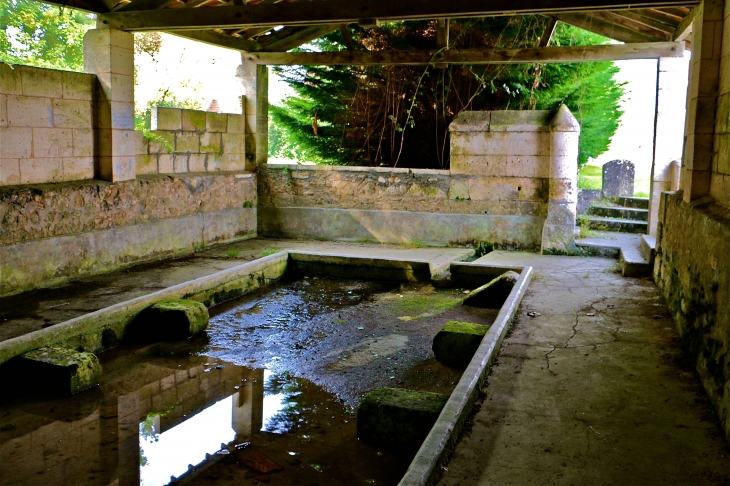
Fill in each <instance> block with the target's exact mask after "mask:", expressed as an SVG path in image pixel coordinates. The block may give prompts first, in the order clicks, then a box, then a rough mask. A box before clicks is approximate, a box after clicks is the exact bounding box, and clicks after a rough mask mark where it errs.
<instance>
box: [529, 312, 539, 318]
mask: <svg viewBox="0 0 730 486" xmlns="http://www.w3.org/2000/svg"><path fill="white" fill-rule="evenodd" d="M527 315H528V316H530V317H537V316H541V315H542V314H540V313H539V312H533V311H530V312H528V313H527Z"/></svg>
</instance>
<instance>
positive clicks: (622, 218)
mask: <svg viewBox="0 0 730 486" xmlns="http://www.w3.org/2000/svg"><path fill="white" fill-rule="evenodd" d="M615 201H616V205H613V204H611V205H609V204H605V205H601V204H598V205H594V206H591V207H590V208H589V209H588V220H589V221H590V226H589V227H590V229H592V230H599V231H616V232H619V233H634V234H640V235H643V234H646V233H647V230H648V224H649V223H648V220H649V199H646V198H642V197H624V196H621V197H617V198H615Z"/></svg>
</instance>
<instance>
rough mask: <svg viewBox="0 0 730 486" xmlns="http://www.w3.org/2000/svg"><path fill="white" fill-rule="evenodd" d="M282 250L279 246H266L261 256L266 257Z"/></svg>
mask: <svg viewBox="0 0 730 486" xmlns="http://www.w3.org/2000/svg"><path fill="white" fill-rule="evenodd" d="M280 251H281V250H280V249H278V248H266V249H265V250H264V251H262V252H261V256H262V257H265V256H269V255H273V254H274V253H279V252H280Z"/></svg>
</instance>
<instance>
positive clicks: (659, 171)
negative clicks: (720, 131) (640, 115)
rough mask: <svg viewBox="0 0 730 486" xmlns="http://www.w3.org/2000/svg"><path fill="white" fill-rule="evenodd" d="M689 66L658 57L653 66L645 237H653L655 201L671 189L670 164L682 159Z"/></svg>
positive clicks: (678, 59)
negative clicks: (654, 89) (651, 143)
mask: <svg viewBox="0 0 730 486" xmlns="http://www.w3.org/2000/svg"><path fill="white" fill-rule="evenodd" d="M688 68H689V63H688V59H687V58H683V57H661V58H659V61H658V63H657V93H656V112H655V115H654V153H653V159H652V164H651V184H650V189H649V194H650V196H649V197H650V198H649V234H650V235H652V236H656V230H657V217H658V215H659V199H660V197H661V194H662V192H665V191H672V190H674V188H673V187H672V186H673V179H674V169H673V168H674V164H673V163H672V162H674V161H677V160H682V148H683V146H684V118H685V106H686V101H687V77H688Z"/></svg>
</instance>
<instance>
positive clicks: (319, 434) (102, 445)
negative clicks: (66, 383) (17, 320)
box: [0, 344, 408, 486]
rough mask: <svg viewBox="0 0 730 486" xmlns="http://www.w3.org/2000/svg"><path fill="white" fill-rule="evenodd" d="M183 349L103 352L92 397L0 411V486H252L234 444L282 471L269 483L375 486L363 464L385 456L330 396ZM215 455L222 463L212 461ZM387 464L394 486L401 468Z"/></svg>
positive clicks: (21, 402)
mask: <svg viewBox="0 0 730 486" xmlns="http://www.w3.org/2000/svg"><path fill="white" fill-rule="evenodd" d="M184 346H187V344H160V345H156V346H151V347H148V348H143V349H138V350H136V351H134V352H133V351H132V350H120V351H118V352H116V353H114V352H110V353H107V359H106V362H105V363H104V364H103V365H104V367H105V374H104V377H103V378H102V379H103V381H102V383H101V385H100V387H99V388H98V389H95V390H90V391H88V392H84V393H82V394H80V395H77V396H76V397H70V398H58V399H41V398H25V399H16V400H14V401H12V402H8V401H6V402H5V403H2V404H0V427H1V429H0V484H3V485H12V484H18V485H30V484H53V485H63V484H118V485H137V484H143V485H145V486H152V485H165V484H169V483H170V482H171V481H172V482H174V481H176V480H179V481H183V482H190V483H192V484H213V483H215V481H216V479H217V478H218V475H219V473H218V472H216V471H218V470H222V469H221V468H223V469H225V471H226V472H225V474H226V475H228V476H229V477H235V476H236V475H240V478H238V479H240V483H241V484H249V483H250V484H256V482H257V480H256V479H255V476H251V474H252V473H251V471H249V470H248V469H246V468H244V467H242V466H241V465H240V464H237V463H236V462H235V457H234V456H235V452H236V449H235V448H234V446H235V445H236V444H240V443H242V442H244V441H246V442H250V443H251V444H254V446H255V447H256V448H258V450H260V451H264V453H265V454H266V456H267V457H269V458H271V459H272V460H273V461H276V462H277V463H279V464H282V466H283V469H284V470H283V471H282V472H281V473H278V474H279V476H276V478H282V480H283V482H281V483H280V484H289V482H288V481H291V480H290V479H284V478H286V477H289V478H292V477H299V476H300V475H301V471H302V470H304V471H308V472H309V473H311V474H319V472H321V471H324V470H327V471H330V472H331V473H334V474H330V476H329V477H328V478H326V479H327V480H323V481H321V482H320V484H327V483H331V484H338V483H339V484H343V482H344V483H347V482H348V481H349V480H348V479H347V478H348V477H349V478H353V480H354V478H359V479H357V480H356V482H358V483H362V482H363V481H365V482H367V483H368V484H384V483H383V482H382V480H381V479H378V478H373V474H372V473H371V472H372V471H373V470H374V468H373V465H374V464H373V462H375V463H379V464H384V462H383V461H385V462H386V463H388V464H390V463H391V462H392V460H391V458H389V456H387V455H386V456H383V455H382V453H379V452H378V451H376V450H374V449H370V448H369V447H367V446H365V445H363V444H360V443H359V442H358V441H357V439H356V433H355V427H354V422H353V421H352V417H351V416H350V415H349V414H348V412H349V411H348V410H345V408H344V407H343V406H342V405H340V404H339V403H337V402H336V400H335V399H334V397H333V396H331V395H329V394H328V393H326V392H324V391H323V390H322V389H320V388H319V387H317V386H316V385H314V384H313V383H311V382H308V381H307V380H303V379H298V378H293V377H291V376H289V375H288V373H286V372H284V373H282V374H275V373H273V372H271V371H269V370H264V369H250V368H246V367H242V366H235V365H232V364H230V363H226V362H223V361H220V360H217V359H212V358H209V357H205V356H199V355H196V353H194V352H192V353H191V352H190V351H189V350H187V351H186V350H185V349H182V348H184ZM181 347H182V348H181ZM313 431H315V432H313ZM313 436H314V437H313ZM226 447H227V448H228V449H230V450H232V451H233V454H231V455H230V458H228V457H226V458H222V457H221V456H222V455H221V454H217V451H220V450H221V449H222V448H226ZM293 456H295V457H293ZM221 459H231V460H228V461H222V460H221ZM293 459H294V460H295V461H294V462H292V461H293ZM395 462H396V463H397V467H396V468H395V469H394V470H393V472H392V475H393V476H394V477H395V478H396V479H397V478H398V477H399V476H400V475H401V474H402V473H403V472H404V469H405V467H406V466H407V462H408V461H407V460H406V461H400V460H396V461H395ZM305 466H306V467H305ZM216 468H217V469H216ZM201 474H203V475H204V476H201V477H198V476H200V475H201ZM323 479H325V478H323ZM228 480H229V478H228V477H227V478H226V482H225V484H230V483H229V482H227V481H228ZM373 481H375V482H373ZM388 482H392V481H385V483H388ZM395 482H397V481H395Z"/></svg>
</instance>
